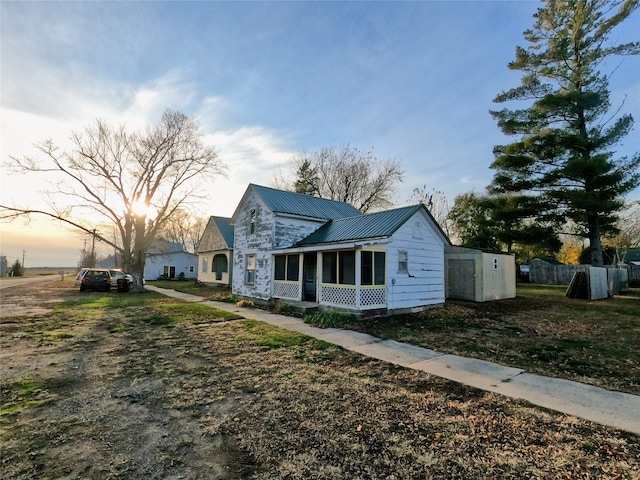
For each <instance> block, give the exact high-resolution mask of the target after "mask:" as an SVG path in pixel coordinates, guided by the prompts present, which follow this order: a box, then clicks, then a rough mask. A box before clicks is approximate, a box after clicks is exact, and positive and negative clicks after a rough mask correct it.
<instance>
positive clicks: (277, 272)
mask: <svg viewBox="0 0 640 480" xmlns="http://www.w3.org/2000/svg"><path fill="white" fill-rule="evenodd" d="M232 223H233V224H234V226H235V232H234V233H235V234H234V250H233V281H232V285H233V292H234V293H235V294H238V295H241V296H244V297H249V298H254V299H261V300H271V299H273V298H278V299H283V300H292V301H302V300H304V301H308V302H314V303H316V304H318V306H319V307H320V308H325V309H339V310H346V311H352V312H355V313H360V314H365V315H366V314H369V315H372V314H391V313H401V312H413V311H420V310H422V309H424V308H427V307H429V306H433V305H439V304H443V303H444V301H445V279H444V248H445V246H446V245H449V244H450V242H449V240H448V238H447V237H446V235H445V234H444V233H443V232H442V230H441V229H440V228H439V226H438V224H437V223H436V222H435V220H434V219H433V217H432V216H431V214H430V213H429V212H428V210H427V209H426V207H425V206H424V205H413V206H409V207H403V208H396V209H393V210H387V211H383V212H376V213H370V214H366V215H363V214H361V213H360V212H359V211H358V210H357V209H356V208H355V207H353V206H351V205H349V204H347V203H343V202H336V201H332V200H327V199H322V198H317V197H312V196H309V195H302V194H297V193H292V192H285V191H281V190H275V189H272V188H267V187H262V186H258V185H253V184H251V185H249V187H248V188H247V191H246V192H245V194H244V196H243V197H242V200H241V201H240V203H239V205H238V207H237V208H236V211H235V212H234V214H233V217H232Z"/></svg>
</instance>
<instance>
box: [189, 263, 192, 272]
mask: <svg viewBox="0 0 640 480" xmlns="http://www.w3.org/2000/svg"><path fill="white" fill-rule="evenodd" d="M189 271H190V272H191V273H193V265H190V266H189Z"/></svg>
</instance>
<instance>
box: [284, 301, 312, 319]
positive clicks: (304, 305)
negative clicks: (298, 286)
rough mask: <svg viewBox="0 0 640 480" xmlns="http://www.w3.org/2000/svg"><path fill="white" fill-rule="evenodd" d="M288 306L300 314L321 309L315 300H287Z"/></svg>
mask: <svg viewBox="0 0 640 480" xmlns="http://www.w3.org/2000/svg"><path fill="white" fill-rule="evenodd" d="M287 306H288V307H289V309H290V310H291V311H292V312H293V313H297V314H300V315H307V314H308V313H315V312H318V311H320V309H319V307H318V304H317V303H315V302H296V301H291V300H287Z"/></svg>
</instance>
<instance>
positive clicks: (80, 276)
mask: <svg viewBox="0 0 640 480" xmlns="http://www.w3.org/2000/svg"><path fill="white" fill-rule="evenodd" d="M89 270H90V268H83V269H82V270H80V271H79V272H78V274H77V275H76V281H75V286H76V287H79V286H80V284H81V283H82V279H83V278H84V274H85V273H87V272H88V271H89Z"/></svg>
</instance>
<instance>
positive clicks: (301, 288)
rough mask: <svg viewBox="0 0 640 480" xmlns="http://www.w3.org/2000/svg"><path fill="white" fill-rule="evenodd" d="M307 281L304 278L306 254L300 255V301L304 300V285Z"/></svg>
mask: <svg viewBox="0 0 640 480" xmlns="http://www.w3.org/2000/svg"><path fill="white" fill-rule="evenodd" d="M306 281H307V279H306V278H304V253H299V254H298V301H299V302H300V301H302V300H303V299H304V284H305V283H306Z"/></svg>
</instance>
